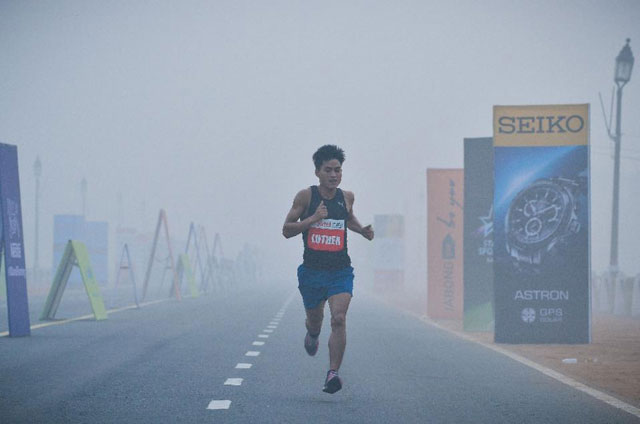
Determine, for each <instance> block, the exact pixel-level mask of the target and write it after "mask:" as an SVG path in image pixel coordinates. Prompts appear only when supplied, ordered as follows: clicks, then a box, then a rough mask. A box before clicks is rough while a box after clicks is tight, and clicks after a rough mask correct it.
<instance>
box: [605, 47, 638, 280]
mask: <svg viewBox="0 0 640 424" xmlns="http://www.w3.org/2000/svg"><path fill="white" fill-rule="evenodd" d="M630 41H631V39H629V38H627V44H625V45H624V47H623V48H622V50H620V54H618V57H616V70H615V77H614V81H615V83H616V86H617V87H618V90H617V94H616V98H617V102H616V133H615V134H613V135H611V134H609V136H610V137H611V139H612V140H613V142H614V143H615V159H614V164H613V210H612V214H611V258H610V262H609V266H610V271H611V273H612V274H613V276H614V277H615V276H616V275H617V273H618V214H619V212H618V211H619V191H620V144H621V141H622V133H621V129H620V118H621V109H622V88H623V87H624V86H625V85H626V84H627V83H628V82H629V80H630V79H631V71H632V70H633V53H631V47H629V42H630Z"/></svg>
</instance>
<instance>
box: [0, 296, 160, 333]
mask: <svg viewBox="0 0 640 424" xmlns="http://www.w3.org/2000/svg"><path fill="white" fill-rule="evenodd" d="M169 300H172V299H160V300H152V301H149V302H144V303H140V304H139V305H140V308H142V307H143V306H149V305H153V304H156V303H161V302H167V301H169ZM129 309H137V306H136V305H129V306H123V307H122V308H116V309H108V310H107V315H109V314H115V313H116V312H122V311H128V310H129ZM94 316H95V315H93V314H87V315H82V316H80V317H75V318H67V319H61V320H58V321H49V322H44V323H42V324H34V325H32V326H31V327H29V329H30V330H37V329H39V328H44V327H51V326H52V325H62V324H68V323H70V322H74V321H81V320H85V319H91V318H93V317H94ZM8 335H9V332H8V331H3V332H1V333H0V337H6V336H8Z"/></svg>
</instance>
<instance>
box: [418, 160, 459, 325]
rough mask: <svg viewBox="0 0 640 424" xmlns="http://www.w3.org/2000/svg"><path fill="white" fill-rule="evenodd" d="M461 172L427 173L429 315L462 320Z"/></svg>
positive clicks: (451, 170)
mask: <svg viewBox="0 0 640 424" xmlns="http://www.w3.org/2000/svg"><path fill="white" fill-rule="evenodd" d="M463 195H464V184H463V170H462V169H427V314H428V315H429V317H431V318H436V319H456V320H462V297H463V282H462V279H463V275H462V265H463V264H462V258H463V253H462V234H463V225H464V223H463V201H462V196H463Z"/></svg>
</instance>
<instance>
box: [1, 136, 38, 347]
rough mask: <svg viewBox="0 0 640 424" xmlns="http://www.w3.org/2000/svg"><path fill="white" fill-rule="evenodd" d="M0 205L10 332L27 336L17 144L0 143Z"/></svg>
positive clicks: (11, 334)
mask: <svg viewBox="0 0 640 424" xmlns="http://www.w3.org/2000/svg"><path fill="white" fill-rule="evenodd" d="M0 205H1V206H2V220H1V221H2V222H1V224H2V226H1V229H0V230H1V231H0V234H1V235H2V249H3V253H4V255H3V257H2V259H3V260H4V264H5V267H4V269H5V277H6V282H7V311H8V315H9V335H10V336H11V337H17V336H28V335H30V333H31V330H30V327H31V325H30V322H29V300H28V297H27V276H26V269H25V261H24V243H23V235H22V208H21V206H20V181H19V174H18V148H17V147H16V146H11V145H9V144H0Z"/></svg>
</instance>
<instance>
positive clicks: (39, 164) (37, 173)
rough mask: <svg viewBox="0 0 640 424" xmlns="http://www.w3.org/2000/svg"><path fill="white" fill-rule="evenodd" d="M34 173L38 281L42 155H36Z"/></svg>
mask: <svg viewBox="0 0 640 424" xmlns="http://www.w3.org/2000/svg"><path fill="white" fill-rule="evenodd" d="M33 175H34V176H35V177H36V236H35V243H34V245H35V252H34V255H33V280H34V281H35V282H36V284H37V283H38V267H39V264H38V250H39V247H38V241H39V232H38V227H39V225H38V224H39V213H40V175H42V162H40V156H36V161H35V162H34V163H33Z"/></svg>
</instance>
